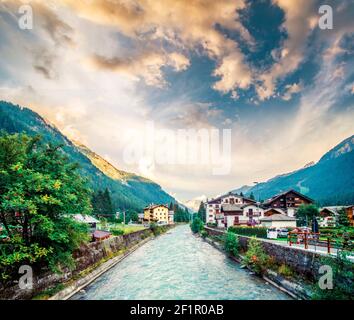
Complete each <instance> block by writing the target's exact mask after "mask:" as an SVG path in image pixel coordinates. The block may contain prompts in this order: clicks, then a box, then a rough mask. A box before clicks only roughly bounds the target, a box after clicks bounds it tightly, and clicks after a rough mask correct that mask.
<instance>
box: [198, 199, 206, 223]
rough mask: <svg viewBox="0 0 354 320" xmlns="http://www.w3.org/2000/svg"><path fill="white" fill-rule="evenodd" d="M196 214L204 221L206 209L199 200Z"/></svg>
mask: <svg viewBox="0 0 354 320" xmlns="http://www.w3.org/2000/svg"><path fill="white" fill-rule="evenodd" d="M197 216H198V217H199V218H200V219H201V220H202V221H203V222H204V223H205V222H206V210H205V204H204V202H203V201H202V202H200V205H199V209H198V213H197Z"/></svg>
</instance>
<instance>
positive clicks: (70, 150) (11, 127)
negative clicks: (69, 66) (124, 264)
mask: <svg viewBox="0 0 354 320" xmlns="http://www.w3.org/2000/svg"><path fill="white" fill-rule="evenodd" d="M0 130H5V131H6V132H8V133H20V132H23V133H26V134H28V135H36V134H40V135H41V136H42V137H43V140H44V141H45V142H46V143H49V142H51V143H54V144H61V145H63V150H64V152H65V153H66V154H67V156H68V157H69V159H70V160H71V161H73V162H77V163H79V164H80V171H81V173H82V175H83V176H85V177H87V178H88V180H89V183H90V185H91V187H92V188H93V189H94V190H100V189H101V190H103V189H105V188H108V189H109V190H110V191H111V194H112V201H113V204H114V206H115V207H116V208H117V209H135V210H141V209H142V208H143V207H144V206H146V205H147V204H150V203H153V202H154V203H165V204H167V203H170V202H177V201H176V200H175V199H174V198H173V197H172V196H170V195H169V194H167V193H166V192H165V191H164V190H162V188H161V187H160V186H159V185H158V184H156V183H155V182H153V181H151V180H149V179H146V178H144V177H141V176H138V175H136V174H134V173H129V172H125V171H123V170H119V169H117V168H115V167H114V166H113V165H112V164H110V163H109V162H108V161H106V160H104V159H103V158H102V157H100V156H99V155H98V154H96V153H95V152H93V151H91V150H90V149H89V148H87V147H86V146H83V145H81V144H78V143H73V142H72V141H71V140H70V139H68V138H67V137H66V136H65V135H63V134H62V133H61V132H60V131H59V130H58V129H57V128H56V127H55V126H54V125H52V124H50V123H49V122H48V121H46V120H45V119H44V118H42V117H41V116H40V115H38V114H37V113H36V112H34V111H32V110H30V109H28V108H24V107H20V106H16V105H13V104H11V103H8V102H5V101H0Z"/></svg>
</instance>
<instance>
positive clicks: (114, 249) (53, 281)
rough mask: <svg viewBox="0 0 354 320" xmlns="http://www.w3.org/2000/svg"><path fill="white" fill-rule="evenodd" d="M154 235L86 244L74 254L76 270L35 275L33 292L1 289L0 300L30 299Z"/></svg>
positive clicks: (139, 233)
mask: <svg viewBox="0 0 354 320" xmlns="http://www.w3.org/2000/svg"><path fill="white" fill-rule="evenodd" d="M170 227H171V226H161V227H159V228H161V230H162V231H163V232H164V231H166V230H168V229H169V228H170ZM152 235H153V233H152V231H151V230H149V229H146V230H139V231H136V232H132V233H129V234H124V235H120V236H116V237H111V238H109V239H106V240H104V241H101V242H92V243H88V244H85V245H83V246H81V247H80V249H78V250H77V251H75V252H74V258H75V261H76V268H75V270H72V271H71V270H69V269H64V270H63V272H62V273H61V274H55V273H52V272H49V271H46V272H45V271H43V273H41V274H39V275H36V274H34V275H33V278H34V279H33V289H32V290H20V289H19V287H18V284H16V285H14V286H13V287H10V288H1V287H0V299H11V300H13V299H30V298H32V297H33V296H35V295H36V294H38V293H39V292H41V291H43V290H46V289H48V288H51V287H54V286H56V285H58V284H60V283H63V282H66V281H68V280H70V279H71V278H73V277H75V276H77V275H79V273H80V272H82V271H84V270H85V269H87V268H89V267H92V266H95V264H98V263H99V262H100V261H102V259H109V258H110V257H112V256H114V254H117V253H118V252H119V251H122V250H126V249H129V248H131V247H133V246H134V245H136V244H137V243H139V242H141V241H142V240H144V239H146V238H148V237H150V236H152ZM20 276H21V275H19V277H20Z"/></svg>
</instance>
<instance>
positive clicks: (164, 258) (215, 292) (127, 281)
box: [71, 225, 289, 300]
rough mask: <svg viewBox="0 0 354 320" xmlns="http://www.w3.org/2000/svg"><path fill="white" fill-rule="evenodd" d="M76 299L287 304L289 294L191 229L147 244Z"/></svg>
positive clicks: (179, 228) (180, 227) (183, 227)
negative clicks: (272, 302)
mask: <svg viewBox="0 0 354 320" xmlns="http://www.w3.org/2000/svg"><path fill="white" fill-rule="evenodd" d="M71 299H73V300H146V299H148V300H287V299H289V296H288V295H286V294H285V293H283V292H282V291H280V290H278V289H276V288H274V287H273V286H271V285H269V284H267V283H266V282H265V281H264V280H263V279H260V278H257V277H254V276H252V275H250V273H249V272H248V271H246V270H243V269H241V268H240V267H239V266H238V265H236V264H235V263H233V262H232V261H230V260H229V259H226V258H225V255H224V254H223V253H221V252H220V251H219V250H216V249H214V248H212V247H211V246H210V245H209V244H207V243H205V242H204V241H203V240H202V239H201V238H197V237H194V236H192V233H191V230H190V227H189V225H178V226H176V227H175V228H173V229H171V230H170V231H169V232H166V233H165V234H163V235H161V237H157V238H156V239H155V240H153V241H149V242H147V243H146V244H145V245H144V246H142V247H140V248H138V249H137V250H135V251H134V252H133V253H132V254H130V255H129V256H127V257H126V258H125V259H123V260H122V261H121V262H120V263H119V264H117V265H116V266H114V267H113V268H111V269H110V270H108V271H107V272H105V273H104V274H103V275H101V276H100V277H98V278H97V279H96V280H95V281H93V282H91V283H90V284H89V285H88V286H87V287H86V288H85V290H82V291H79V292H78V293H77V294H75V295H74V296H73V297H71Z"/></svg>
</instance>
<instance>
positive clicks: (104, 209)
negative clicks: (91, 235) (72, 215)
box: [92, 188, 115, 220]
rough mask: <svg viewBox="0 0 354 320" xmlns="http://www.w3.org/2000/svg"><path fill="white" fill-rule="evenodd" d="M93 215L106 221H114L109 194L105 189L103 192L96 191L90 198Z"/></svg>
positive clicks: (113, 211)
mask: <svg viewBox="0 0 354 320" xmlns="http://www.w3.org/2000/svg"><path fill="white" fill-rule="evenodd" d="M92 207H93V214H94V215H96V216H98V217H105V218H107V219H108V220H114V218H115V210H114V208H113V204H112V200H111V193H110V192H109V190H108V189H107V188H106V189H105V191H102V190H98V192H97V193H94V194H93V196H92Z"/></svg>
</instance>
